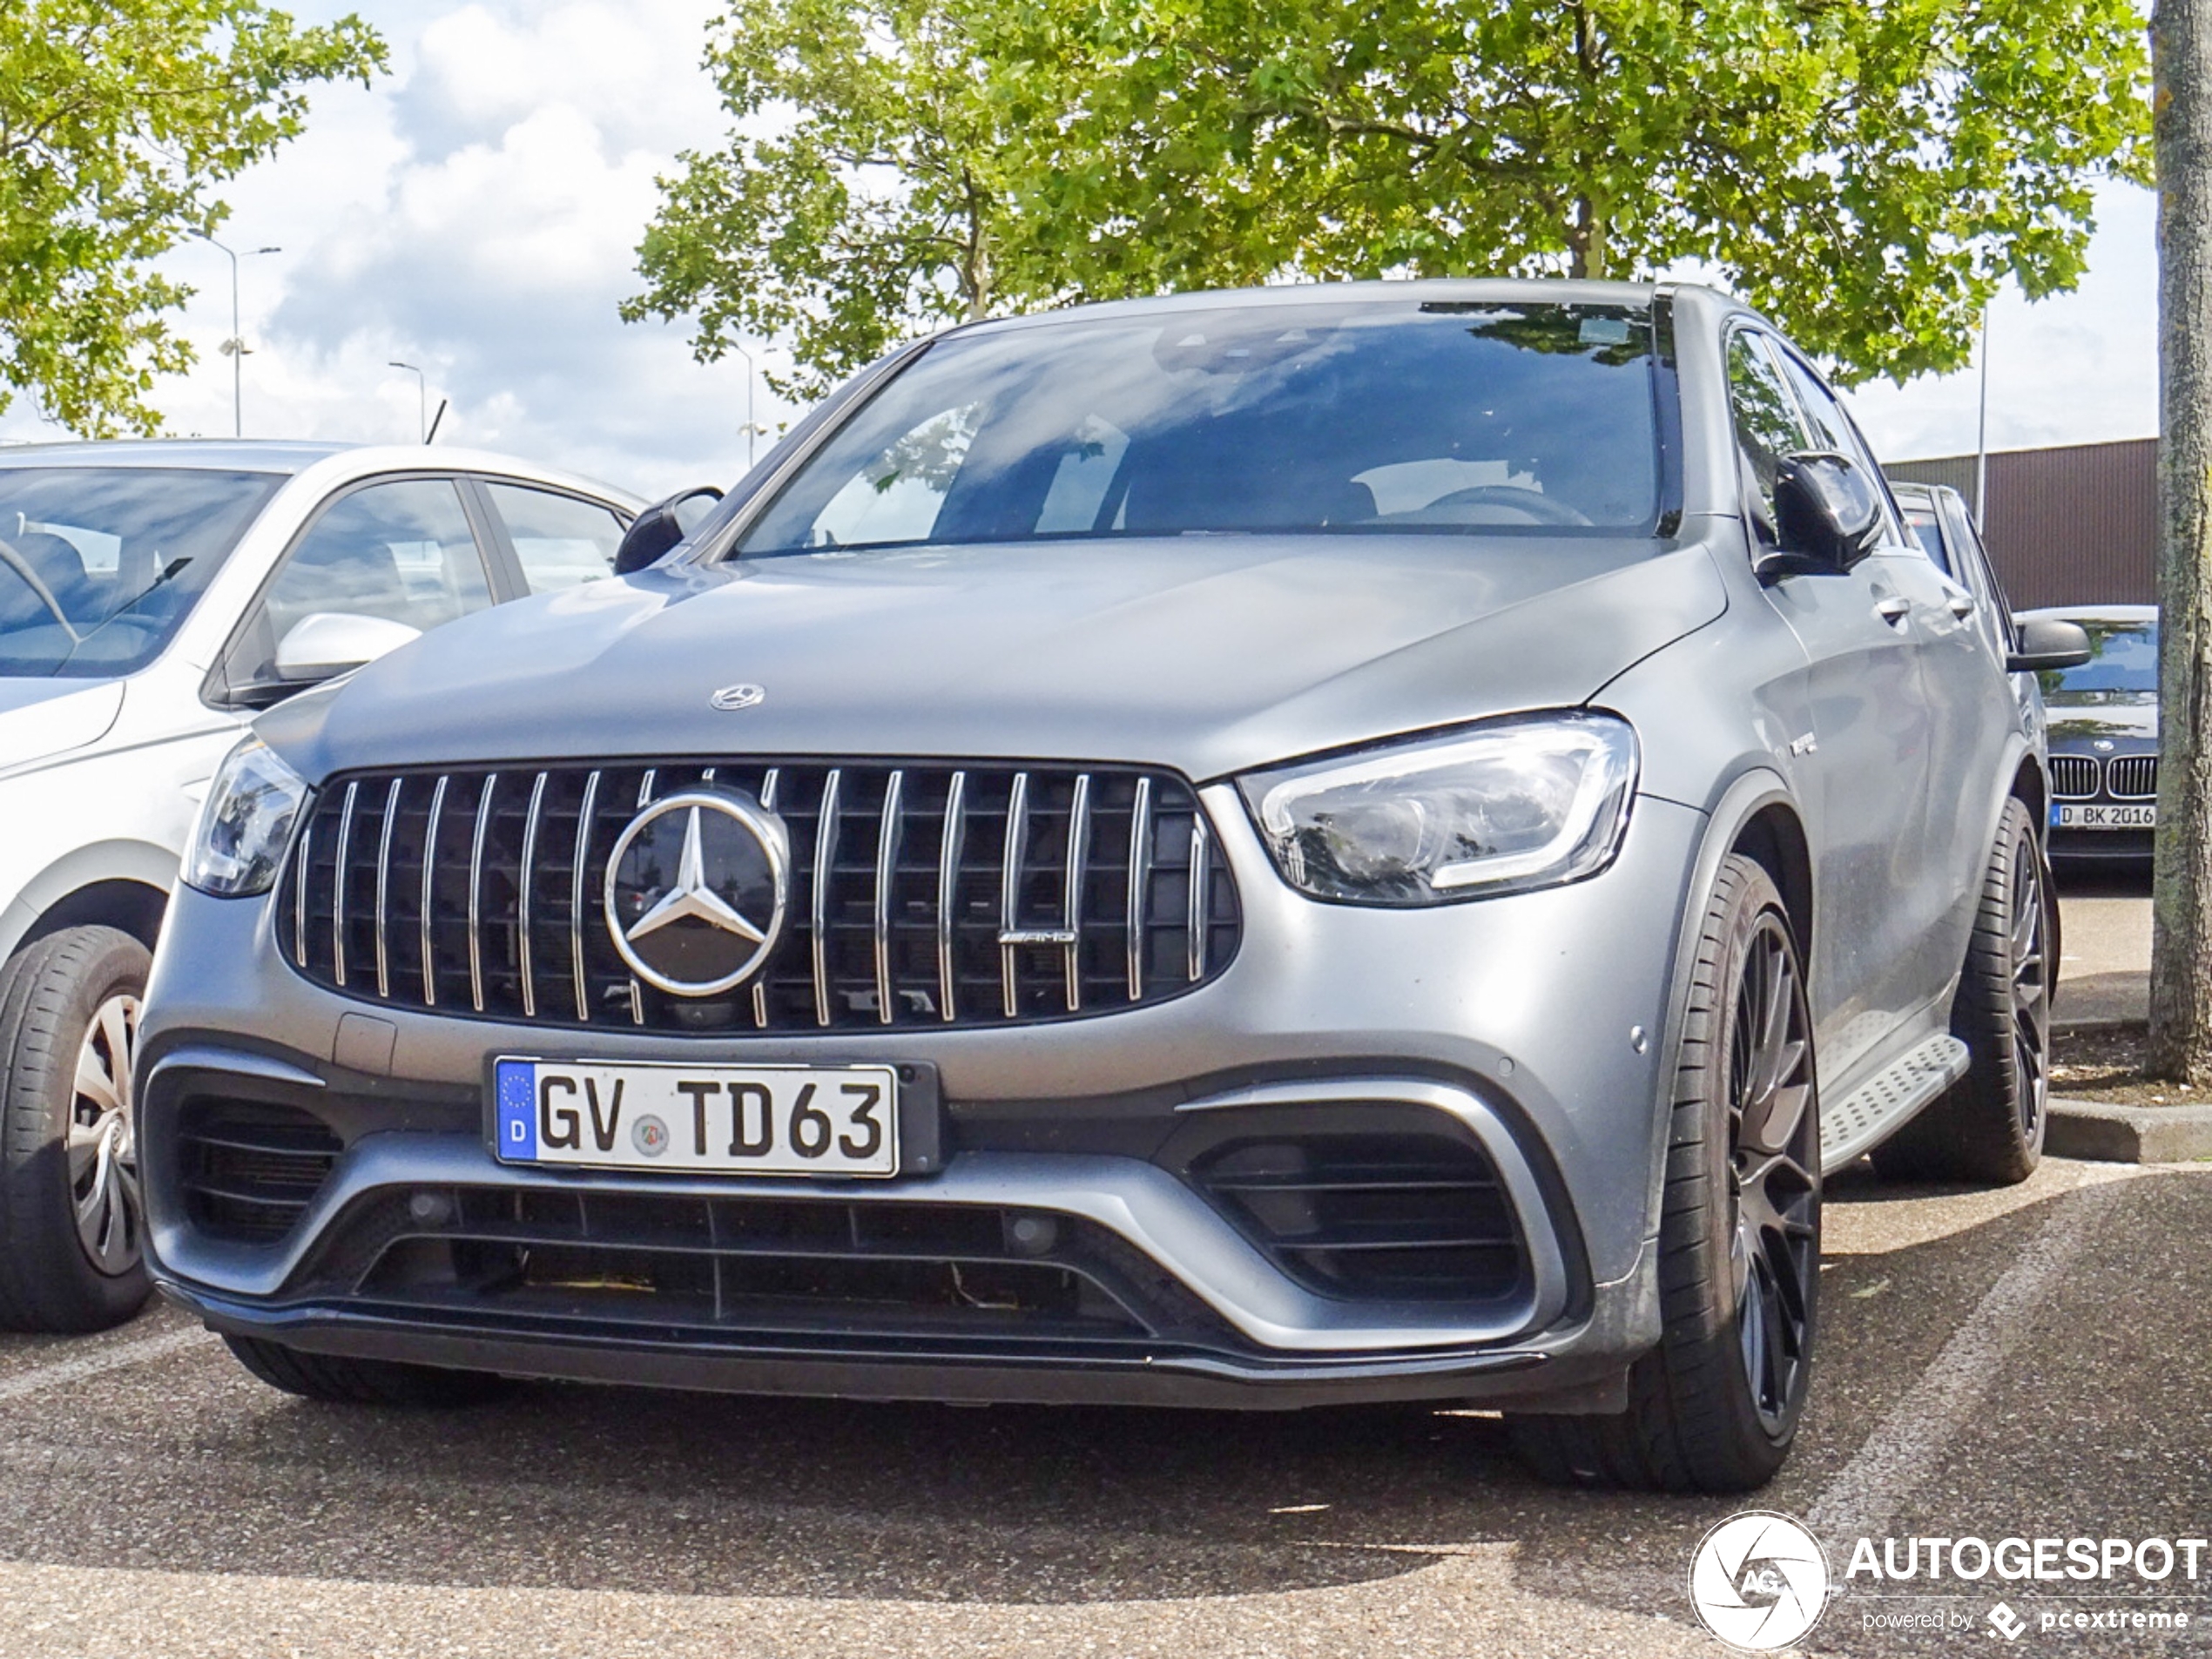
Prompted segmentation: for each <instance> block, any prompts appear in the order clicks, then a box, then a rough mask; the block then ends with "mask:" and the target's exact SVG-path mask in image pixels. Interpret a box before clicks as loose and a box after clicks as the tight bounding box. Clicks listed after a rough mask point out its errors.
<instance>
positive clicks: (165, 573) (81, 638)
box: [0, 543, 192, 666]
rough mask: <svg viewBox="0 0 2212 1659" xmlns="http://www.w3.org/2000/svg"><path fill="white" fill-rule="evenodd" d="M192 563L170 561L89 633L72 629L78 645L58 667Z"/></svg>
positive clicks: (183, 560)
mask: <svg viewBox="0 0 2212 1659" xmlns="http://www.w3.org/2000/svg"><path fill="white" fill-rule="evenodd" d="M4 545H5V543H0V546H4ZM190 563H192V559H191V556H189V555H187V556H185V557H184V558H181V559H172V560H170V561H169V563H166V564H165V565H163V566H162V567H161V570H160V573H159V574H158V575H157V576H156V577H154V579H153V580H152V581H151V582H149V583H146V584H145V586H144V587H143V588H140V589H139V590H138V591H137V592H136V593H134V594H132V596H131V597H129V598H128V599H125V601H124V602H123V603H122V604H119V605H118V606H116V608H115V609H114V610H111V611H109V612H108V613H107V615H106V616H105V617H101V618H100V619H99V621H98V622H97V623H95V624H92V626H91V629H89V630H88V631H85V632H84V633H81V634H80V633H78V632H77V631H75V630H74V629H71V631H70V636H69V637H71V639H73V640H74V641H76V642H77V643H76V644H73V645H71V647H70V648H69V651H67V653H66V654H65V655H64V657H63V658H62V660H61V663H60V664H57V666H66V665H67V664H70V663H71V662H72V661H74V660H75V659H76V657H77V653H78V651H80V650H82V649H83V648H84V644H85V643H86V642H87V641H89V640H91V638H93V637H95V636H96V635H98V633H99V631H100V630H101V629H103V628H105V627H106V626H107V625H108V624H110V623H111V622H113V621H114V620H115V619H116V618H117V617H119V616H122V615H123V614H124V613H125V611H129V610H137V609H138V604H139V602H140V601H141V600H143V599H145V597H146V596H147V595H149V594H151V593H152V591H153V590H155V589H156V588H158V587H159V586H160V585H161V584H162V583H165V582H166V581H167V580H168V579H169V578H170V577H172V576H174V575H176V574H177V572H178V571H179V570H183V569H184V568H185V566H186V565H187V564H190ZM62 626H63V627H64V628H68V627H69V624H68V623H66V622H64V623H63V624H62Z"/></svg>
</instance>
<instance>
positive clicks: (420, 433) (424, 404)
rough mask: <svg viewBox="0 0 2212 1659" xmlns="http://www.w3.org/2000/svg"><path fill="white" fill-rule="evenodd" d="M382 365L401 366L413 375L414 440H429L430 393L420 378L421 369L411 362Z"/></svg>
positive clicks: (422, 441) (389, 366) (426, 441)
mask: <svg viewBox="0 0 2212 1659" xmlns="http://www.w3.org/2000/svg"><path fill="white" fill-rule="evenodd" d="M384 367H385V368H403V369H405V370H407V372H408V374H412V375H414V376H415V441H416V442H420V443H428V442H429V441H430V435H429V426H430V393H429V388H428V383H427V382H425V381H424V380H423V378H422V371H421V369H419V368H416V367H415V365H414V364H413V363H401V362H390V363H387V364H385V365H384Z"/></svg>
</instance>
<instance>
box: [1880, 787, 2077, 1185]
mask: <svg viewBox="0 0 2212 1659" xmlns="http://www.w3.org/2000/svg"><path fill="white" fill-rule="evenodd" d="M2056 904H2057V901H2056V900H2055V899H2054V897H2053V896H2052V892H2051V880H2050V870H2049V867H2048V866H2047V863H2046V862H2045V860H2044V858H2043V849H2042V845H2041V843H2040V841H2039V840H2037V839H2036V834H2035V820H2034V819H2033V817H2032V816H2031V815H2030V814H2029V813H2028V810H2027V807H2026V806H2024V805H2022V804H2021V803H2020V802H2019V801H2017V800H2008V801H2006V803H2005V811H2004V814H2003V816H2001V817H2000V819H1998V822H1997V841H1996V845H1995V846H1992V847H1991V848H1990V851H1989V862H1988V864H1987V866H1986V867H1985V868H1984V870H1983V872H1982V881H1981V900H1980V903H1979V905H1978V906H1977V907H1976V908H1975V912H1974V930H1973V934H1972V936H1971V937H1970V938H1969V939H1968V940H1967V942H1966V967H1965V968H1964V970H1963V971H1962V972H1961V973H1960V974H1959V994H1958V995H1957V996H1955V997H1954V998H1952V1003H1951V1034H1952V1035H1953V1036H1955V1037H1957V1038H1958V1039H1959V1041H1960V1042H1963V1043H1965V1044H1966V1048H1967V1050H1968V1052H1969V1053H1970V1054H1971V1055H1973V1059H1972V1061H1971V1062H1970V1063H1969V1066H1968V1069H1967V1071H1966V1076H1965V1077H1964V1078H1963V1079H1962V1080H1961V1081H1960V1082H1959V1083H1958V1084H1957V1085H1955V1086H1954V1087H1953V1088H1952V1089H1951V1090H1950V1091H1949V1092H1948V1093H1946V1095H1945V1096H1943V1097H1942V1098H1941V1099H1940V1100H1939V1101H1937V1102H1936V1103H1934V1104H1933V1105H1932V1106H1930V1107H1928V1108H1927V1109H1925V1111H1923V1112H1921V1113H1920V1114H1919V1116H1917V1117H1915V1118H1913V1119H1912V1122H1911V1123H1907V1124H1905V1127H1904V1128H1903V1129H1902V1130H1898V1133H1897V1135H1896V1136H1893V1137H1892V1139H1890V1140H1888V1141H1886V1142H1885V1143H1883V1144H1882V1145H1880V1146H1878V1147H1877V1148H1875V1149H1874V1167H1875V1169H1876V1170H1878V1171H1879V1172H1880V1174H1881V1175H1882V1176H1883V1177H1884V1178H1885V1179H1888V1180H1898V1181H1971V1182H1975V1183H1978V1184H1986V1185H1992V1186H2012V1185H2013V1184H2016V1183H2019V1182H2021V1181H2025V1180H2027V1177H2029V1176H2031V1175H2033V1173H2034V1172H2035V1166H2036V1165H2037V1164H2038V1163H2041V1162H2042V1160H2043V1133H2044V1127H2045V1122H2046V1119H2047V1099H2048V1095H2049V1090H2050V1052H2051V1045H2050V1039H2051V962H2052V960H2053V954H2054V953H2053V951H2052V948H2051V941H2052V939H2053V937H2054V933H2055V929H2056V924H2057V916H2056Z"/></svg>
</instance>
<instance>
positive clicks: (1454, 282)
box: [948, 277, 1691, 334]
mask: <svg viewBox="0 0 2212 1659" xmlns="http://www.w3.org/2000/svg"><path fill="white" fill-rule="evenodd" d="M1662 286H1663V287H1666V288H1668V289H1669V290H1670V291H1672V290H1679V289H1681V288H1683V287H1688V286H1691V285H1688V284H1683V283H1667V284H1664V285H1662V284H1658V283H1651V282H1598V281H1594V280H1589V279H1588V278H1582V277H1422V278H1419V279H1410V280H1409V279H1396V280H1380V281H1370V282H1286V283H1281V284H1278V285H1276V286H1273V287H1264V288H1224V289H1212V290H1201V291H1198V292H1196V293H1170V294H1156V295H1151V296H1149V297H1147V298H1144V299H1139V300H1103V301H1101V302H1099V303H1098V304H1096V305H1084V306H1070V307H1065V308H1063V309H1061V310H1056V311H1036V312H1029V313H1027V314H1023V315H1022V316H1018V317H994V318H990V319H988V320H985V321H981V322H974V323H969V324H967V325H965V326H963V327H960V328H957V329H954V330H951V331H948V332H953V333H958V334H968V333H970V332H981V333H989V334H997V333H1000V332H1001V331H1003V330H1007V329H1013V328H1035V327H1052V326H1053V325H1054V324H1055V323H1062V322H1067V321H1069V320H1072V319H1074V318H1076V317H1078V316H1080V317H1083V318H1087V319H1088V318H1094V317H1143V316H1150V315H1152V314H1157V313H1160V312H1178V311H1220V310H1223V309H1225V308H1228V307H1236V308H1238V309H1242V308H1244V307H1262V306H1266V307H1274V306H1285V307H1289V306H1302V305H1342V304H1344V303H1345V302H1346V301H1348V300H1350V301H1359V300H1367V301H1374V300H1414V301H1423V302H1428V303H1437V302H1444V301H1459V302H1460V303H1467V302H1478V303H1485V304H1490V305H1588V306H1634V307H1643V306H1649V304H1650V303H1651V301H1652V299H1653V297H1654V296H1655V295H1656V294H1657V293H1659V291H1660V289H1661V287H1662Z"/></svg>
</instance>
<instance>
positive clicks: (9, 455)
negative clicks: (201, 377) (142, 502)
mask: <svg viewBox="0 0 2212 1659" xmlns="http://www.w3.org/2000/svg"><path fill="white" fill-rule="evenodd" d="M357 447H358V446H356V445H354V444H350V443H299V442H293V441H291V440H289V439H284V438H106V439H93V440H90V441H87V442H82V443H12V444H9V445H6V446H5V447H0V467H186V468H193V469H201V468H204V469H209V470H211V471H212V470H222V471H227V472H287V473H290V472H305V471H306V470H307V469H308V468H309V467H312V466H314V464H315V462H318V461H322V460H325V459H327V458H328V457H329V456H331V455H337V454H339V453H340V452H341V451H342V450H347V449H351V448H357Z"/></svg>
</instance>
